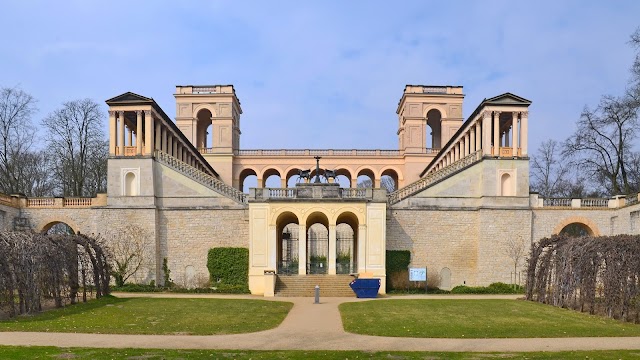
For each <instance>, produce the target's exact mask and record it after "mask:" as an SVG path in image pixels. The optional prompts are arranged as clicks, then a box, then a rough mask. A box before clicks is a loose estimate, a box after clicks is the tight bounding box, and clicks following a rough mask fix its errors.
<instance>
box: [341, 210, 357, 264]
mask: <svg viewBox="0 0 640 360" xmlns="http://www.w3.org/2000/svg"><path fill="white" fill-rule="evenodd" d="M358 225H359V224H358V217H357V216H356V215H355V214H353V213H351V212H344V213H342V214H340V215H339V216H338V219H337V220H336V274H351V273H356V272H358V262H357V259H358V257H357V254H358Z"/></svg>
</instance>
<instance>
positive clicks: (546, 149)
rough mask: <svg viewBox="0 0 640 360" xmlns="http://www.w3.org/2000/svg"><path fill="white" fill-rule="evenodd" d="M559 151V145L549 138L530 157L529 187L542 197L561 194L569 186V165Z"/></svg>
mask: <svg viewBox="0 0 640 360" xmlns="http://www.w3.org/2000/svg"><path fill="white" fill-rule="evenodd" d="M561 152H562V148H561V145H560V144H559V143H558V142H557V141H556V140H553V139H549V140H547V141H544V142H542V144H540V147H539V148H538V151H537V152H536V154H535V155H534V156H532V158H531V174H530V176H531V188H532V189H533V190H535V191H537V192H539V193H540V195H542V196H544V197H558V196H562V195H564V193H566V190H567V188H568V187H569V186H570V181H569V175H570V168H571V166H570V163H569V162H568V161H566V159H565V158H564V157H563V156H562V154H561Z"/></svg>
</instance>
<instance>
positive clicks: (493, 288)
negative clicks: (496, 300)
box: [451, 282, 524, 294]
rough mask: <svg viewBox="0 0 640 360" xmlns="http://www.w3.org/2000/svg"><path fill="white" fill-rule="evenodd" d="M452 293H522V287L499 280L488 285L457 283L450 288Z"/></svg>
mask: <svg viewBox="0 0 640 360" xmlns="http://www.w3.org/2000/svg"><path fill="white" fill-rule="evenodd" d="M451 293H452V294H524V288H523V287H522V286H520V285H511V284H505V283H501V282H497V283H493V284H489V286H465V285H458V286H456V287H454V288H453V289H451Z"/></svg>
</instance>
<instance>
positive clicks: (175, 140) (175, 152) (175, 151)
mask: <svg viewBox="0 0 640 360" xmlns="http://www.w3.org/2000/svg"><path fill="white" fill-rule="evenodd" d="M171 155H172V156H173V157H176V158H177V157H178V138H173V148H172V149H171Z"/></svg>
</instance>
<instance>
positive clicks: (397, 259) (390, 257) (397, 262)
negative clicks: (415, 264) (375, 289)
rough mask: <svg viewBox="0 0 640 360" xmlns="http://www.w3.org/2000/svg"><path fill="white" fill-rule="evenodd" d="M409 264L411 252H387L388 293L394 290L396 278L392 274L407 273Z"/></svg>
mask: <svg viewBox="0 0 640 360" xmlns="http://www.w3.org/2000/svg"><path fill="white" fill-rule="evenodd" d="M409 263H411V251H409V250H387V261H386V266H387V281H386V283H387V291H389V290H392V289H394V283H393V281H392V279H393V278H394V277H393V276H392V274H396V273H399V272H402V271H407V269H408V268H409ZM396 285H397V284H396Z"/></svg>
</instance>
